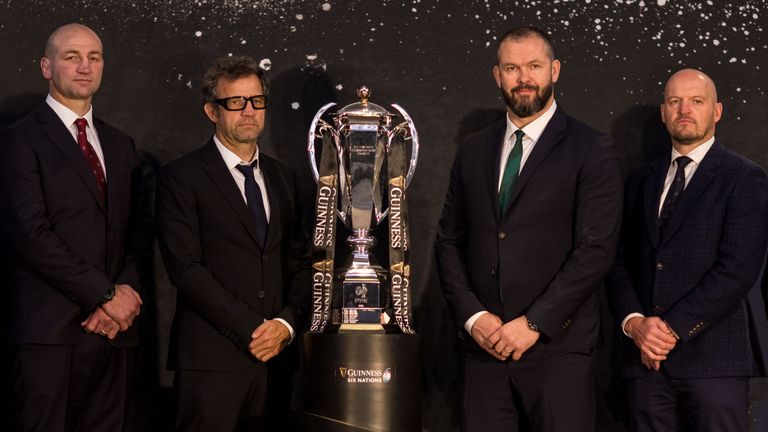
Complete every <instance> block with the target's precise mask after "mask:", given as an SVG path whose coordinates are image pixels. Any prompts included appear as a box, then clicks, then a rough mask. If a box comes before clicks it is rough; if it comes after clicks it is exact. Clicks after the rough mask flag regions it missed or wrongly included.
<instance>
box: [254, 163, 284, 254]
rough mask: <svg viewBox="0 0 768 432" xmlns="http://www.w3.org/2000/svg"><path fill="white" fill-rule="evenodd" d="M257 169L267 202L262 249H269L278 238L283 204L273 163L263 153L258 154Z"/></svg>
mask: <svg viewBox="0 0 768 432" xmlns="http://www.w3.org/2000/svg"><path fill="white" fill-rule="evenodd" d="M259 169H261V172H262V177H263V178H264V184H265V185H266V187H267V199H268V200H269V226H268V227H267V239H266V240H265V242H264V249H265V250H267V249H269V248H270V247H271V246H272V244H273V243H275V242H277V241H278V240H279V238H280V222H281V221H282V219H283V218H282V213H283V208H282V205H283V202H284V199H287V198H284V199H281V194H280V190H279V188H278V185H279V178H280V177H279V174H278V173H277V172H276V170H275V165H274V162H273V161H272V160H271V159H270V158H269V157H268V156H266V155H265V154H264V153H261V154H259Z"/></svg>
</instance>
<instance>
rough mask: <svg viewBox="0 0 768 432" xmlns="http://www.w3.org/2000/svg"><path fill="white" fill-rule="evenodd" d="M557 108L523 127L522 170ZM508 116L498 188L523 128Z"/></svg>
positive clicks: (554, 104)
mask: <svg viewBox="0 0 768 432" xmlns="http://www.w3.org/2000/svg"><path fill="white" fill-rule="evenodd" d="M556 109H557V102H555V101H552V106H550V107H549V108H548V109H547V110H546V111H544V114H542V115H541V117H539V118H537V119H536V120H534V121H532V122H530V123H528V124H527V125H525V126H523V127H522V131H523V133H524V134H525V135H523V155H522V157H521V159H520V171H522V170H523V166H524V165H525V161H527V160H528V156H530V155H531V152H532V151H533V148H534V147H535V146H536V143H537V142H538V141H539V138H540V137H541V134H542V133H544V129H545V128H546V127H547V125H548V124H549V121H550V120H552V116H554V115H555V110H556ZM506 117H507V130H506V132H504V141H502V143H503V144H502V145H503V147H502V149H501V166H500V167H499V185H498V190H501V180H502V178H503V177H504V168H506V166H507V159H508V158H509V154H510V153H512V147H513V146H514V145H515V135H514V134H515V132H516V131H517V130H518V129H521V128H518V127H517V126H515V124H514V123H512V119H510V118H509V114H507V116H506ZM518 173H519V172H518ZM485 313H488V311H480V312H478V313H476V314H474V315H472V316H471V317H469V319H468V320H467V322H465V323H464V329H465V330H466V331H467V333H469V334H472V326H473V325H475V321H477V319H478V318H480V316H481V315H483V314H485Z"/></svg>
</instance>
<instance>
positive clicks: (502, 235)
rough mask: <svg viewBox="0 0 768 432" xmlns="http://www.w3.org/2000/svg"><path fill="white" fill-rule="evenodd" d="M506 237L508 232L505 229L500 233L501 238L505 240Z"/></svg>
mask: <svg viewBox="0 0 768 432" xmlns="http://www.w3.org/2000/svg"><path fill="white" fill-rule="evenodd" d="M505 238H507V233H505V232H504V231H502V232H500V233H499V240H504V239H505Z"/></svg>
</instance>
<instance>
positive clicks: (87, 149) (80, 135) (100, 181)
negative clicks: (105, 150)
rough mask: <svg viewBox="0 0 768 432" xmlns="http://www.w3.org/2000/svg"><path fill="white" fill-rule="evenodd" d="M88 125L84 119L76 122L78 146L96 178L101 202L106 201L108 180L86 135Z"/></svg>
mask: <svg viewBox="0 0 768 432" xmlns="http://www.w3.org/2000/svg"><path fill="white" fill-rule="evenodd" d="M87 124H88V120H86V119H84V118H79V119H77V120H75V126H77V144H78V145H79V146H80V151H82V152H83V156H85V160H87V161H88V165H89V166H90V167H91V172H92V173H93V176H94V177H96V186H98V187H99V193H100V194H101V200H102V201H104V200H105V199H106V197H107V179H106V178H104V168H102V167H101V162H100V161H99V157H98V156H97V155H96V151H94V150H93V146H91V143H89V142H88V136H87V135H86V134H85V126H86V125H87Z"/></svg>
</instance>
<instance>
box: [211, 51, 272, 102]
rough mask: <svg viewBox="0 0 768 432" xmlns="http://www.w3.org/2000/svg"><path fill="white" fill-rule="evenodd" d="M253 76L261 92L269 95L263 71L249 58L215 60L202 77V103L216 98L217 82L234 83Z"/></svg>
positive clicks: (229, 57) (227, 57) (228, 57)
mask: <svg viewBox="0 0 768 432" xmlns="http://www.w3.org/2000/svg"><path fill="white" fill-rule="evenodd" d="M251 75H255V76H256V78H258V79H259V82H260V83H261V88H262V91H263V93H264V94H265V95H267V94H268V93H269V86H268V84H267V80H266V78H265V77H264V70H263V69H262V68H261V66H259V64H258V63H257V62H256V60H254V59H253V58H252V57H249V56H226V57H221V58H220V59H218V60H216V62H215V63H214V64H213V65H212V66H211V67H210V68H208V71H207V72H206V73H205V76H204V77H203V88H202V96H203V103H213V101H215V100H216V99H218V96H217V95H216V85H218V83H219V81H221V80H227V81H234V80H236V79H239V78H245V77H249V76H251Z"/></svg>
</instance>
